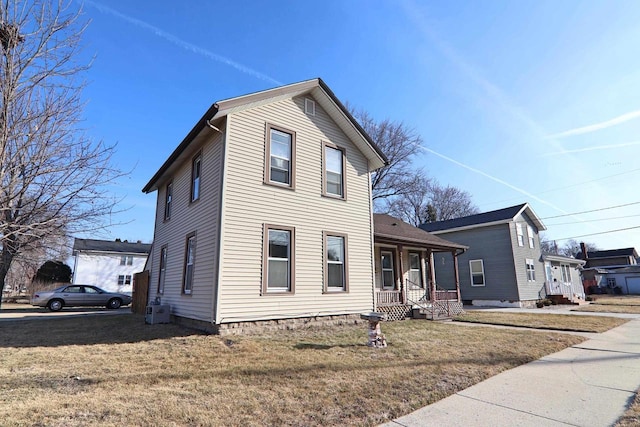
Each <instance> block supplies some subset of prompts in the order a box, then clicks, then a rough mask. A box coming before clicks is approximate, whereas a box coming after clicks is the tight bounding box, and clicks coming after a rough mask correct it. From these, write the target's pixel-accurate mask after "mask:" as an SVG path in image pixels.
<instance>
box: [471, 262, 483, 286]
mask: <svg viewBox="0 0 640 427" xmlns="http://www.w3.org/2000/svg"><path fill="white" fill-rule="evenodd" d="M469 270H470V272H471V286H484V285H485V281H484V262H482V260H481V259H472V260H470V261H469Z"/></svg>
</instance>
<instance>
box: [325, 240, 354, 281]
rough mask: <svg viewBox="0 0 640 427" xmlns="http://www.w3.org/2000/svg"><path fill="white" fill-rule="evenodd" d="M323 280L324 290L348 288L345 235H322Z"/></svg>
mask: <svg viewBox="0 0 640 427" xmlns="http://www.w3.org/2000/svg"><path fill="white" fill-rule="evenodd" d="M324 245H325V248H326V249H325V266H326V269H327V270H326V272H325V276H324V277H325V280H324V291H325V292H328V291H347V290H349V286H348V283H349V280H348V269H347V236H345V235H341V234H326V233H325V235H324Z"/></svg>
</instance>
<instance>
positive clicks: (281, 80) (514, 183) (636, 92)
mask: <svg viewBox="0 0 640 427" xmlns="http://www.w3.org/2000/svg"><path fill="white" fill-rule="evenodd" d="M84 13H85V16H86V17H87V18H89V19H90V20H91V24H90V26H89V28H88V30H87V32H86V33H85V37H84V40H83V45H84V52H83V55H84V56H86V57H90V56H95V59H94V62H93V65H92V68H91V69H90V70H89V72H88V74H87V78H88V80H89V86H88V88H87V89H86V90H85V92H84V95H85V98H86V101H87V106H86V110H85V116H86V123H85V125H86V128H87V129H88V131H89V133H90V135H91V136H92V137H93V138H95V139H96V140H103V141H105V142H106V143H117V144H118V148H117V156H116V158H115V161H116V162H117V163H118V164H119V165H120V167H121V168H122V169H125V170H131V171H132V172H131V174H130V176H129V177H128V178H125V179H122V180H121V181H120V182H119V184H118V185H117V186H115V187H114V188H113V191H114V192H115V193H116V194H117V195H119V196H120V197H122V198H123V202H122V206H123V207H126V208H129V209H128V210H127V211H126V212H124V213H123V214H120V215H118V216H117V217H115V218H113V221H114V222H116V223H126V224H122V225H117V226H113V227H112V228H111V229H110V231H109V233H108V234H106V235H103V236H96V237H101V238H116V237H119V238H122V239H129V240H142V241H145V242H150V241H151V240H152V239H153V219H154V211H155V200H156V194H155V193H153V194H150V195H145V194H143V193H142V192H141V189H142V187H143V186H144V185H145V184H146V183H147V181H148V180H149V179H150V177H151V176H152V175H153V173H154V172H155V171H156V170H157V169H158V167H159V166H160V165H161V164H162V163H163V162H164V160H165V159H166V158H167V156H168V155H169V154H170V153H171V152H172V151H173V149H174V148H175V147H176V146H177V145H178V144H179V142H180V141H181V140H182V139H183V138H184V136H185V135H186V134H187V132H188V131H189V130H190V129H191V127H192V126H193V125H194V124H195V122H196V121H197V120H198V119H199V118H200V116H201V115H202V114H203V113H204V112H205V111H206V109H207V108H208V107H209V106H210V105H211V104H212V103H213V102H215V101H217V100H221V99H225V98H230V97H235V96H239V95H243V94H246V93H250V92H255V91H259V90H264V89H269V88H272V87H275V86H279V85H281V84H287V83H293V82H297V81H301V80H306V79H309V78H314V77H321V78H322V79H323V80H324V81H325V82H326V83H327V84H328V85H329V86H330V87H331V88H332V89H333V91H334V92H335V93H336V95H337V96H338V97H339V98H340V99H341V100H342V101H343V102H348V103H349V104H351V105H353V106H354V107H356V108H362V109H365V110H367V111H368V112H369V113H370V114H371V115H373V116H374V117H375V118H377V119H383V118H391V119H393V120H397V121H402V122H404V123H405V124H406V125H407V126H408V127H411V128H414V129H415V130H416V132H418V133H419V134H420V135H421V136H422V138H423V139H424V143H423V148H422V150H421V153H420V155H419V156H418V157H417V158H416V161H415V163H416V167H422V168H424V169H425V171H427V173H428V174H429V176H431V177H433V178H436V179H437V180H438V181H439V182H441V183H442V184H451V185H454V186H457V187H459V188H461V189H464V190H466V191H468V192H469V193H470V194H471V195H472V197H473V201H474V202H475V204H476V205H477V206H478V207H479V208H480V209H481V211H487V210H494V209H500V208H503V207H507V206H512V205H515V204H518V203H523V202H529V203H530V204H531V206H532V207H533V209H534V211H535V212H536V213H537V214H538V216H539V217H541V218H542V219H543V222H544V223H545V224H546V225H547V228H548V231H547V232H546V233H545V234H546V236H547V237H548V238H551V239H564V238H573V237H576V238H577V240H586V241H589V242H593V243H596V244H597V245H598V246H599V247H600V248H601V249H610V248H620V247H630V246H634V247H636V248H637V249H640V228H633V227H640V190H639V188H640V186H639V185H638V183H639V182H640V162H639V161H638V159H639V158H640V25H638V24H637V23H638V22H640V3H638V2H636V1H616V2H601V1H584V2H578V1H569V0H565V1H561V2H558V1H538V0H536V1H486V2H471V1H469V2H463V1H456V2H441V1H432V2H426V1H410V0H407V1H375V2H373V1H356V0H349V1H325V2H318V3H315V2H306V1H273V2H263V1H255V2H254V1H238V2H229V1H201V0H198V1H195V0H194V1H189V2H175V1H164V0H158V1H154V2H130V1H120V0H116V1H106V0H104V1H99V2H98V1H94V0H90V1H89V0H88V1H85V2H84ZM620 205H626V206H621V207H617V208H613V209H605V208H609V207H612V206H620ZM592 210H597V212H592V213H584V214H575V213H579V212H585V211H592ZM570 214H573V215H570ZM618 229H628V230H626V231H620V232H614V233H608V232H609V231H611V230H618ZM597 233H598V234H597ZM599 233H603V234H599ZM581 236H584V237H581ZM85 237H89V236H85ZM558 243H559V244H562V243H564V241H562V240H559V241H558Z"/></svg>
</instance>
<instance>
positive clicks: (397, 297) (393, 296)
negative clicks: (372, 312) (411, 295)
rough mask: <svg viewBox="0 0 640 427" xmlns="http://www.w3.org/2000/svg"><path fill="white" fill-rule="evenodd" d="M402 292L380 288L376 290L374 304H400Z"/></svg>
mask: <svg viewBox="0 0 640 427" xmlns="http://www.w3.org/2000/svg"><path fill="white" fill-rule="evenodd" d="M402 303H403V301H402V292H400V291H395V290H387V291H385V290H382V291H377V292H376V305H377V306H389V305H400V304H402Z"/></svg>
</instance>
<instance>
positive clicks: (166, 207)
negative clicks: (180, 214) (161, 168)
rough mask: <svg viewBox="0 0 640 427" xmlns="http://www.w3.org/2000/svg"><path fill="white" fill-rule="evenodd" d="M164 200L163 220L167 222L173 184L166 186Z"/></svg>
mask: <svg viewBox="0 0 640 427" xmlns="http://www.w3.org/2000/svg"><path fill="white" fill-rule="evenodd" d="M165 192H166V194H165V199H164V219H165V220H167V219H169V218H171V202H173V182H170V183H168V184H167V188H166V189H165Z"/></svg>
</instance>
